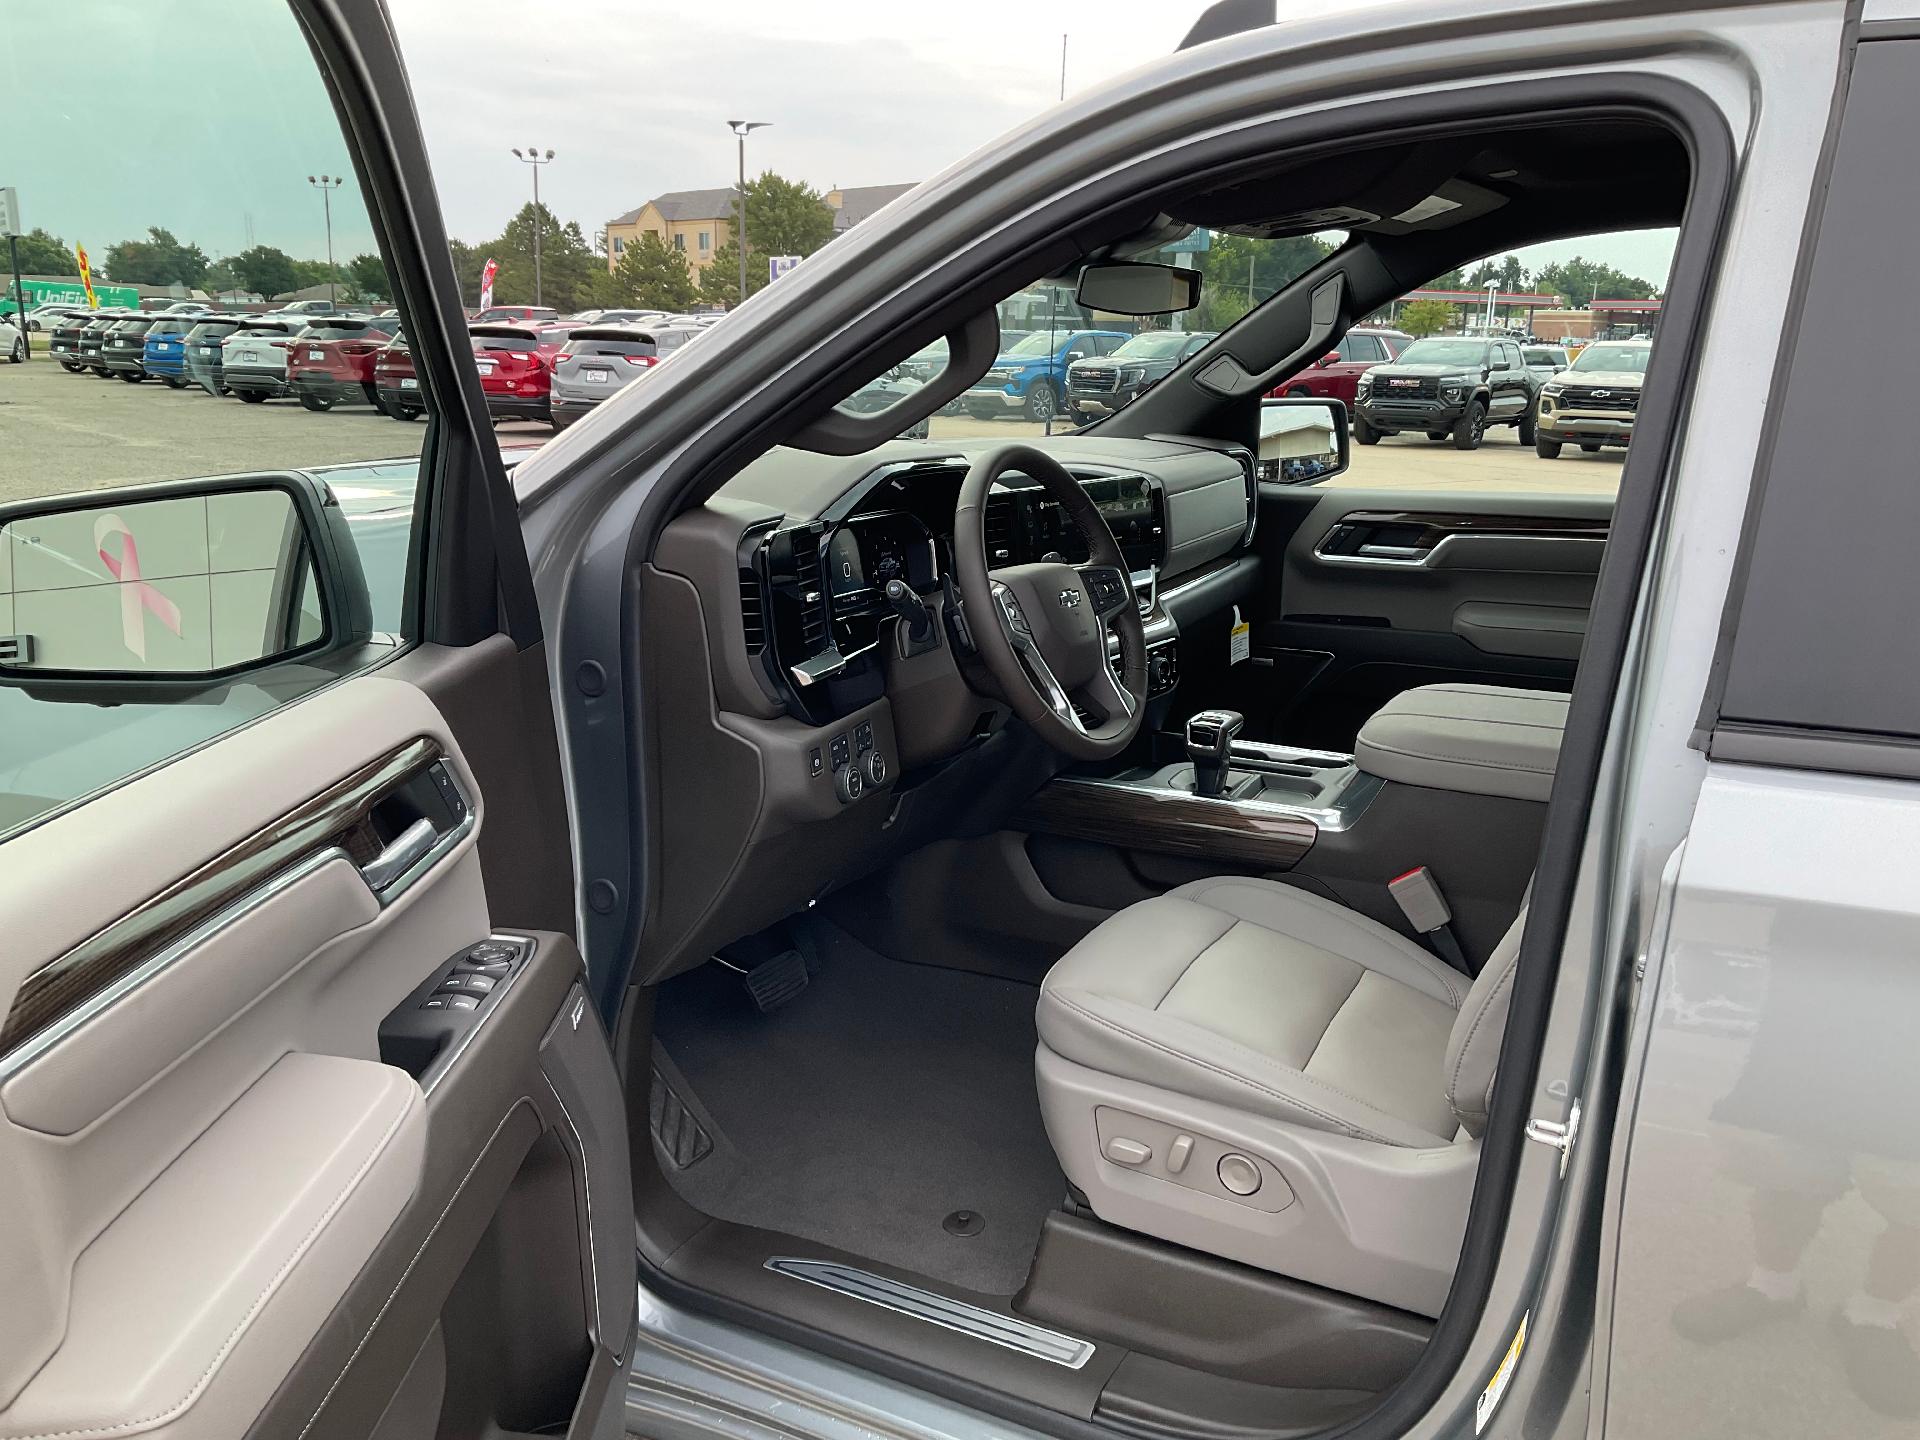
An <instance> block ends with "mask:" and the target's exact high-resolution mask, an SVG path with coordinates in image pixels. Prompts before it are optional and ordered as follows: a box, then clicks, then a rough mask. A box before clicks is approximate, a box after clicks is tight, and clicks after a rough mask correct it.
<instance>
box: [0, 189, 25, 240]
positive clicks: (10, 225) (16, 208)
mask: <svg viewBox="0 0 1920 1440" xmlns="http://www.w3.org/2000/svg"><path fill="white" fill-rule="evenodd" d="M26 233H27V232H26V231H24V230H22V229H21V228H20V192H19V191H18V190H15V189H14V188H13V186H11V185H0V235H24V234H26Z"/></svg>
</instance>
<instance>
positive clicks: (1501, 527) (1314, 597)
mask: <svg viewBox="0 0 1920 1440" xmlns="http://www.w3.org/2000/svg"><path fill="white" fill-rule="evenodd" d="M1261 488H1262V495H1261V503H1260V528H1259V532H1258V535H1257V539H1256V543H1257V544H1258V546H1259V547H1260V551H1261V557H1262V560H1263V590H1262V594H1261V599H1260V609H1259V616H1258V619H1257V620H1256V622H1255V627H1254V637H1253V639H1254V649H1255V653H1256V656H1257V658H1259V659H1260V660H1261V661H1262V662H1263V663H1261V664H1258V665H1254V666H1241V667H1236V672H1235V674H1234V677H1233V678H1234V684H1235V686H1236V690H1235V694H1234V697H1233V698H1234V700H1235V702H1236V703H1237V704H1238V706H1239V707H1240V708H1243V709H1245V710H1246V713H1247V715H1248V717H1249V731H1250V733H1251V734H1254V735H1259V736H1264V737H1266V738H1271V739H1275V740H1281V741H1284V742H1285V743H1288V744H1293V745H1305V746H1316V747H1319V748H1323V749H1333V750H1349V749H1351V748H1352V744H1353V737H1354V734H1355V732H1356V731H1357V730H1358V729H1359V727H1360V724H1361V723H1362V722H1363V721H1364V720H1365V719H1366V718H1367V716H1368V715H1370V714H1372V713H1373V711H1375V710H1376V709H1378V708H1379V707H1380V706H1381V705H1383V704H1385V703H1386V702H1387V701H1388V700H1390V699H1392V698H1393V696H1395V695H1397V694H1398V693H1400V691H1402V690H1405V689H1408V688H1410V687H1412V686H1415V685H1427V684H1435V683H1439V682H1442V681H1481V682H1487V683H1494V684H1504V685H1520V686H1529V687H1535V688H1539V689H1546V690H1566V689H1567V688H1568V687H1569V686H1570V685H1571V684H1572V681H1573V671H1574V665H1575V662H1576V661H1577V660H1578V658H1579V651H1580V644H1581V641H1582V640H1583V639H1584V637H1585V634H1586V622H1587V612H1588V608H1589V606H1590V605H1591V603H1592V597H1593V585H1594V580H1595V577H1596V576H1597V574H1598V572H1599V568H1600V557H1601V555H1602V554H1603V553H1604V551H1605V543H1604V542H1605V537H1606V533H1607V527H1608V524H1609V523H1610V521H1611V518H1612V514H1613V497H1612V496H1610V495H1602V494H1582V495H1486V494H1471V493H1462V492H1459V491H1439V490H1420V491H1415V490H1383V489H1361V488H1358V487H1351V488H1348V487H1339V486H1334V487H1325V488H1320V487H1289V486H1277V485H1266V486H1262V487H1261Z"/></svg>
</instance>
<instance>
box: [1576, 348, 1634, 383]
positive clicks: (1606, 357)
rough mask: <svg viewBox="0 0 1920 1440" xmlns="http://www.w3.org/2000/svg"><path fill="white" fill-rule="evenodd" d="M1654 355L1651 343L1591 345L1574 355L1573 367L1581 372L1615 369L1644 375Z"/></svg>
mask: <svg viewBox="0 0 1920 1440" xmlns="http://www.w3.org/2000/svg"><path fill="white" fill-rule="evenodd" d="M1652 357H1653V347H1652V346H1651V345H1612V344H1604V343H1603V344H1599V345H1589V346H1587V348H1586V349H1584V350H1582V351H1581V352H1580V353H1579V355H1577V356H1576V357H1574V362H1573V369H1575V370H1576V371H1579V372H1581V373H1583V374H1584V373H1586V372H1588V371H1593V370H1613V371H1618V372H1622V373H1627V374H1634V375H1644V374H1646V373H1647V361H1648V360H1650V359H1651V358H1652Z"/></svg>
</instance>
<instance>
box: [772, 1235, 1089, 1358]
mask: <svg viewBox="0 0 1920 1440" xmlns="http://www.w3.org/2000/svg"><path fill="white" fill-rule="evenodd" d="M766 1268H767V1269H769V1270H771V1271H773V1272H774V1274H776V1275H787V1276H790V1277H792V1278H793V1279H795V1280H804V1281H805V1282H806V1283H807V1284H809V1285H818V1286H820V1287H821V1288H822V1289H825V1290H833V1291H836V1292H837V1293H839V1294H841V1295H845V1296H848V1297H849V1298H851V1299H854V1300H864V1301H866V1302H867V1303H868V1304H869V1305H878V1306H880V1307H881V1308H882V1309H883V1310H891V1311H893V1312H894V1313H895V1314H897V1315H907V1316H911V1317H912V1318H913V1319H915V1320H924V1321H926V1322H927V1324H929V1325H938V1326H940V1327H941V1328H943V1329H946V1330H954V1331H958V1332H959V1333H960V1334H962V1335H970V1336H972V1337H973V1338H974V1339H975V1340H984V1341H986V1342H987V1343H988V1344H989V1345H998V1346H1000V1347H1001V1348H1003V1349H1006V1350H1015V1351H1018V1352H1019V1353H1020V1354H1022V1355H1029V1356H1031V1357H1033V1358H1034V1359H1035V1360H1045V1361H1047V1362H1048V1363H1049V1364H1053V1365H1064V1366H1065V1367H1066V1368H1067V1369H1069V1370H1078V1369H1079V1368H1080V1367H1081V1366H1083V1365H1085V1364H1086V1363H1087V1361H1089V1360H1091V1359H1092V1358H1093V1354H1094V1350H1095V1348H1096V1347H1095V1346H1094V1344H1093V1342H1092V1341H1090V1340H1077V1339H1075V1338H1074V1337H1073V1336H1071V1335H1062V1334H1061V1333H1060V1332H1059V1331H1057V1330H1044V1329H1042V1328H1041V1327H1040V1326H1038V1325H1031V1324H1028V1323H1027V1322H1026V1321H1025V1320H1020V1319H1016V1318H1015V1317H1013V1316H1011V1315H999V1314H996V1313H994V1312H993V1311H991V1310H982V1309H981V1308H980V1307H979V1306H977V1305H966V1304H963V1303H961V1302H960V1301H958V1300H949V1299H948V1298H947V1297H946V1296H944V1295H936V1294H934V1293H933V1292H932V1291H930V1290H920V1289H917V1288H915V1287H914V1286H912V1285H903V1284H901V1283H900V1282H899V1281H898V1280H889V1279H887V1277H886V1276H884V1275H875V1274H872V1273H871V1272H869V1271H866V1270H857V1269H855V1268H854V1267H853V1266H851V1265H841V1264H838V1263H836V1262H834V1261H831V1260H803V1259H800V1258H799V1257H797V1256H792V1255H776V1256H774V1257H773V1258H772V1259H771V1260H769V1261H767V1266H766Z"/></svg>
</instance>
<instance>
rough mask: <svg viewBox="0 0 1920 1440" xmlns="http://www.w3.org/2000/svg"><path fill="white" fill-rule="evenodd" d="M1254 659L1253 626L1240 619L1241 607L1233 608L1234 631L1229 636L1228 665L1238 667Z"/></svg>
mask: <svg viewBox="0 0 1920 1440" xmlns="http://www.w3.org/2000/svg"><path fill="white" fill-rule="evenodd" d="M1252 658H1253V626H1252V624H1251V623H1250V622H1248V621H1245V620H1242V619H1241V618H1240V607H1239V606H1238V605H1236V606H1234V607H1233V629H1232V630H1231V631H1229V632H1228V634H1227V664H1229V665H1238V664H1240V663H1241V662H1242V661H1243V660H1250V659H1252Z"/></svg>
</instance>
